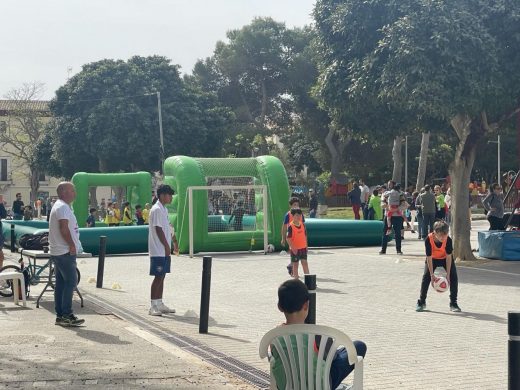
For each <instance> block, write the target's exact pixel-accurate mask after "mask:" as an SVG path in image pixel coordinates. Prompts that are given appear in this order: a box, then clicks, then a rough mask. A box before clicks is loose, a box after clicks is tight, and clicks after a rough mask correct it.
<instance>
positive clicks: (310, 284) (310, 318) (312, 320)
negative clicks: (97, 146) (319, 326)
mask: <svg viewBox="0 0 520 390" xmlns="http://www.w3.org/2000/svg"><path fill="white" fill-rule="evenodd" d="M305 285H306V286H307V289H308V290H309V313H308V314H307V318H306V319H305V323H306V324H313V325H316V275H305Z"/></svg>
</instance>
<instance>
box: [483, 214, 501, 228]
mask: <svg viewBox="0 0 520 390" xmlns="http://www.w3.org/2000/svg"><path fill="white" fill-rule="evenodd" d="M487 220H488V222H489V230H504V220H503V219H502V218H498V217H494V216H492V215H488V217H487Z"/></svg>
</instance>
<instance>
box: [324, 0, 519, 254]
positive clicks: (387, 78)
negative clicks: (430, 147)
mask: <svg viewBox="0 0 520 390" xmlns="http://www.w3.org/2000/svg"><path fill="white" fill-rule="evenodd" d="M315 18H316V21H317V23H316V24H317V28H318V31H320V36H321V37H322V41H323V42H324V43H325V44H326V47H327V49H328V50H327V51H324V52H323V54H322V55H323V56H324V58H325V59H327V60H328V61H327V63H328V64H329V69H328V72H327V73H326V75H324V76H323V77H329V76H331V72H332V71H333V70H334V71H335V72H336V73H335V75H336V76H335V77H329V78H330V79H331V80H329V81H328V82H327V83H326V84H328V87H329V89H331V88H333V87H338V86H339V85H340V82H341V81H343V85H344V86H346V88H345V87H344V88H343V90H345V89H346V90H347V91H348V94H349V95H350V96H351V98H352V97H353V98H354V99H358V100H359V97H363V96H364V95H366V94H367V91H368V92H369V93H370V91H377V94H371V95H372V96H377V99H378V101H379V102H380V103H381V104H384V105H387V106H388V107H389V109H390V110H395V111H398V112H403V111H406V112H410V113H412V114H415V115H416V116H417V117H418V118H419V119H420V120H421V121H424V120H425V119H428V118H435V119H438V120H441V121H444V122H445V123H449V124H450V125H451V127H452V129H453V131H454V133H455V135H456V137H457V139H458V144H457V146H456V149H455V156H454V159H453V162H452V163H451V165H450V176H451V180H452V208H453V216H454V218H453V240H454V242H456V243H457V245H456V246H455V249H454V255H455V257H456V258H459V259H466V260H469V259H474V255H473V254H472V252H471V245H470V240H469V237H470V235H469V223H468V222H469V221H468V213H467V210H468V187H467V186H468V183H469V180H470V174H471V170H472V168H473V163H474V161H475V157H476V148H477V145H478V142H479V140H481V139H482V138H483V137H484V136H485V135H486V134H487V133H489V132H493V131H496V130H497V129H498V128H500V127H502V126H503V125H504V124H506V123H507V122H508V121H509V120H510V119H511V118H512V117H513V115H515V114H516V113H517V112H519V111H520V107H519V103H518V101H519V100H518V99H519V98H520V73H519V72H518V71H517V69H518V67H519V66H520V52H519V51H518V50H517V49H516V48H518V47H519V46H520V34H519V32H520V30H519V29H520V23H519V21H520V4H519V3H518V2H516V1H514V0H492V1H489V0H487V1H484V0H456V1H451V2H441V1H438V2H433V1H429V0H420V1H417V0H399V1H397V0H394V1H391V0H390V1H389V0H373V1H365V2H359V1H354V0H348V1H342V2H338V1H336V0H321V1H318V2H317V5H316V10H315ZM331 64H334V65H331ZM337 75H339V76H337Z"/></svg>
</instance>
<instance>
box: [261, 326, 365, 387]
mask: <svg viewBox="0 0 520 390" xmlns="http://www.w3.org/2000/svg"><path fill="white" fill-rule="evenodd" d="M304 335H307V336H308V337H307V342H308V345H307V351H308V352H309V353H307V356H304V355H305V350H304V337H303V336H304ZM291 336H295V338H296V345H297V350H296V351H295V350H294V348H292V347H291V346H292V342H291ZM315 336H321V341H320V345H319V346H318V356H317V361H318V364H317V365H316V372H314V364H313V355H314V352H313V351H314V340H315ZM281 340H283V341H284V342H285V345H286V346H287V348H286V349H284V348H283V347H282V344H281V342H280V341H281ZM329 340H331V341H329ZM328 342H329V343H330V342H332V345H331V346H330V349H329V353H328V355H327V358H326V359H325V365H323V364H319V363H320V362H322V361H323V360H324V359H323V356H324V353H325V349H326V346H327V343H328ZM269 346H271V348H276V352H277V353H278V355H279V356H280V359H281V361H282V364H283V368H284V372H285V378H286V386H285V389H282V390H330V368H331V364H332V359H333V358H334V355H335V352H336V350H337V349H338V347H340V346H344V347H345V349H346V350H347V356H348V361H349V363H350V362H355V363H354V364H355V366H354V371H353V372H352V374H351V375H354V384H353V387H351V389H352V390H354V389H355V390H361V389H363V357H362V356H357V352H356V348H355V347H354V344H353V343H352V340H351V339H350V338H349V337H348V336H347V335H346V334H344V333H343V332H340V331H339V330H337V329H334V328H330V327H328V326H321V325H284V326H279V327H276V328H274V329H272V330H270V331H269V332H267V333H266V334H265V335H264V337H262V340H261V341H260V349H259V352H260V357H261V358H262V359H264V358H265V357H268V356H269V358H270V362H271V386H270V388H271V389H278V387H277V385H276V381H275V379H274V377H273V373H272V367H273V362H274V359H272V358H271V355H270V353H269ZM305 360H307V364H305ZM296 361H298V364H296ZM306 367H307V368H308V370H307V372H305V371H306ZM322 371H323V372H322Z"/></svg>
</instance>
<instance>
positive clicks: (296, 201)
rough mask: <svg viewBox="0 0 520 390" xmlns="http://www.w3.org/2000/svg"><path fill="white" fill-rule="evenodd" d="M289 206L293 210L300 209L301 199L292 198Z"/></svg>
mask: <svg viewBox="0 0 520 390" xmlns="http://www.w3.org/2000/svg"><path fill="white" fill-rule="evenodd" d="M289 206H291V209H299V208H300V199H299V198H297V197H296V196H293V197H291V199H289Z"/></svg>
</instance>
